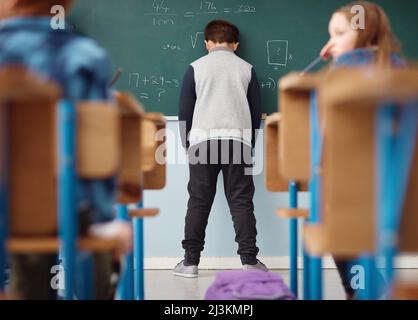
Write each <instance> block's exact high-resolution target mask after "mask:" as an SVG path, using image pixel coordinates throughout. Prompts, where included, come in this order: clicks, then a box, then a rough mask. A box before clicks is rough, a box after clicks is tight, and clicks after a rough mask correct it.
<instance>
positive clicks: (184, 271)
mask: <svg viewBox="0 0 418 320" xmlns="http://www.w3.org/2000/svg"><path fill="white" fill-rule="evenodd" d="M173 274H174V275H176V276H179V277H185V278H197V276H198V274H199V270H198V268H197V266H186V265H184V260H182V261H181V262H180V263H178V264H177V265H176V266H175V267H174V269H173Z"/></svg>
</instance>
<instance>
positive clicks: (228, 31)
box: [205, 20, 239, 43]
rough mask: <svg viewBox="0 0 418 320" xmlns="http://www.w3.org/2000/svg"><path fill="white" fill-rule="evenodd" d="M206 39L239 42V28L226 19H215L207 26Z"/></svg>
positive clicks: (216, 41)
mask: <svg viewBox="0 0 418 320" xmlns="http://www.w3.org/2000/svg"><path fill="white" fill-rule="evenodd" d="M205 40H206V41H213V42H215V43H224V42H226V43H238V42H239V29H238V28H237V27H236V26H235V25H233V24H232V23H230V22H228V21H225V20H213V21H211V22H209V23H208V24H207V26H206V28H205Z"/></svg>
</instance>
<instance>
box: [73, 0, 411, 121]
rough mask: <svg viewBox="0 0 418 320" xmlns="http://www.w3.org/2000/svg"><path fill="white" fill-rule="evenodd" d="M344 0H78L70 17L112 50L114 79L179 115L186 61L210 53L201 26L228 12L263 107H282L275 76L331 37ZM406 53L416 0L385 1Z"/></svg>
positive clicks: (306, 59)
mask: <svg viewBox="0 0 418 320" xmlns="http://www.w3.org/2000/svg"><path fill="white" fill-rule="evenodd" d="M346 2H347V1H343V0H210V1H204V0H202V1H201V0H88V1H81V0H79V1H77V2H76V5H75V6H74V8H73V9H72V11H71V13H70V18H69V22H70V23H71V24H72V26H73V27H74V28H75V29H76V30H77V31H78V32H81V33H83V34H86V35H89V36H91V37H92V38H94V39H96V40H97V41H98V42H99V44H100V45H102V46H103V47H104V48H106V49H107V51H108V53H109V56H110V59H111V62H112V66H113V69H114V71H116V70H117V69H118V68H121V69H123V74H122V76H121V78H120V79H119V81H118V82H117V84H116V86H115V87H116V88H117V89H119V90H124V91H129V92H131V93H133V94H134V95H135V96H136V97H137V98H138V99H140V100H141V101H142V103H143V104H144V105H145V107H146V109H147V110H148V111H159V112H162V113H164V114H165V115H166V116H176V115H177V112H178V96H179V91H180V85H181V80H182V77H183V74H184V72H185V70H186V68H187V66H188V64H189V63H191V62H192V61H194V60H196V59H198V58H199V57H201V56H202V55H204V54H206V52H205V49H204V43H203V40H204V39H203V33H202V31H203V29H204V27H205V25H206V24H207V23H208V22H209V21H210V20H212V19H226V20H229V21H231V22H233V23H235V24H236V25H237V26H238V27H239V28H240V31H241V41H240V44H241V45H240V48H239V50H238V52H237V54H238V55H239V56H240V57H242V58H243V59H245V60H247V61H248V62H250V63H251V64H252V65H254V67H255V70H256V72H257V74H258V77H259V81H260V85H261V90H262V103H263V112H265V113H268V114H270V113H272V112H274V111H276V110H277V88H276V86H277V81H278V79H280V77H281V76H283V75H285V74H286V73H288V72H290V71H292V70H302V69H304V68H305V67H306V66H307V65H308V64H309V63H310V62H311V61H312V60H314V59H315V58H316V57H317V56H318V52H319V50H320V49H321V47H322V46H323V44H324V43H325V42H326V41H327V40H328V22H329V18H330V16H331V14H332V12H333V11H334V10H335V9H336V8H337V7H339V6H341V5H343V4H345V3H346ZM376 2H377V3H379V4H381V5H382V6H383V8H384V9H385V10H386V12H387V13H388V14H389V16H390V19H391V22H392V25H393V28H394V30H395V32H396V34H397V35H398V37H399V38H400V40H401V41H402V43H403V45H404V54H405V55H406V56H407V57H408V58H415V59H416V58H418V18H417V15H418V1H416V0H396V1H395V0H380V1H376Z"/></svg>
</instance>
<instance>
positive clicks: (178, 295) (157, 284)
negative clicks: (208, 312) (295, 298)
mask: <svg viewBox="0 0 418 320" xmlns="http://www.w3.org/2000/svg"><path fill="white" fill-rule="evenodd" d="M220 271H221V270H199V277H198V278H194V279H187V278H182V277H177V276H174V275H173V274H172V273H171V271H170V270H146V271H145V298H146V299H147V300H201V299H204V296H205V292H206V290H207V289H208V287H209V286H210V285H211V284H212V283H213V281H214V280H215V276H216V274H217V273H218V272H220ZM272 272H275V273H277V274H279V275H280V276H282V277H283V280H284V281H285V282H286V283H289V271H288V270H272ZM301 276H302V272H299V292H300V293H302V292H303V291H302V282H301V281H302V278H301ZM324 286H325V287H324V289H325V290H324V298H325V299H327V300H342V299H345V294H344V291H343V289H342V286H341V284H340V279H339V276H338V273H337V271H336V270H333V269H330V270H325V271H324Z"/></svg>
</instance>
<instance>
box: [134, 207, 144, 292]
mask: <svg viewBox="0 0 418 320" xmlns="http://www.w3.org/2000/svg"><path fill="white" fill-rule="evenodd" d="M137 206H138V208H142V207H143V205H142V202H140V203H139V204H138V205H137ZM134 239H135V241H134V256H135V264H136V265H135V300H144V299H145V294H144V220H143V219H142V218H134Z"/></svg>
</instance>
